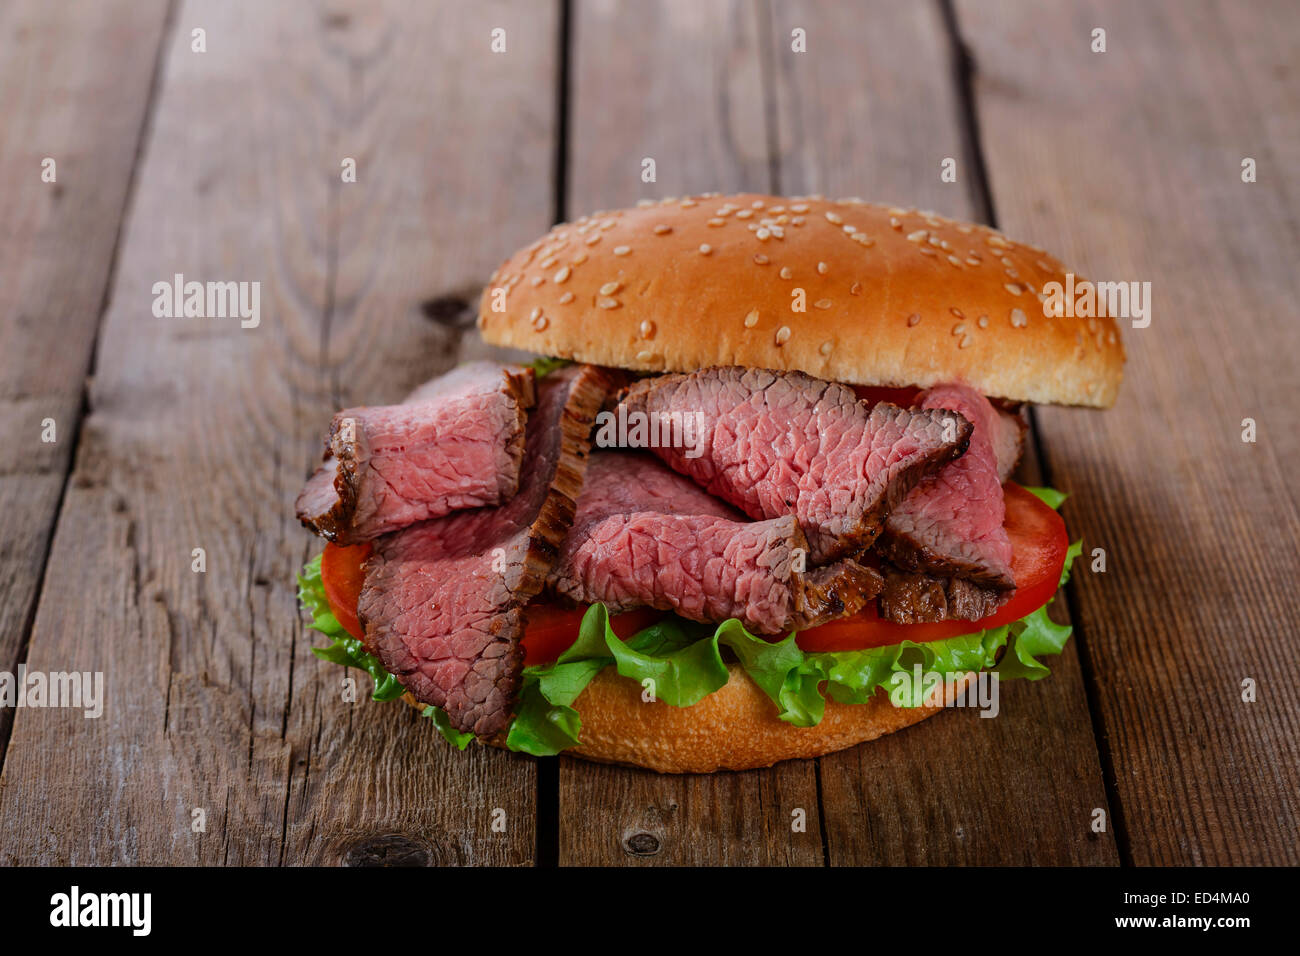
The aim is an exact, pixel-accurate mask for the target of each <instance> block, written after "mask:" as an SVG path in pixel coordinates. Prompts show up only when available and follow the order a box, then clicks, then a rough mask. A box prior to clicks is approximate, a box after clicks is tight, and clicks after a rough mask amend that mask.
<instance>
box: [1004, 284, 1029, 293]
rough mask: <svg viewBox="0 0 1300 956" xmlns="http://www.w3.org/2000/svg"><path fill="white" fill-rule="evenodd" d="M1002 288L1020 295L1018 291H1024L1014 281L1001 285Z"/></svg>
mask: <svg viewBox="0 0 1300 956" xmlns="http://www.w3.org/2000/svg"><path fill="white" fill-rule="evenodd" d="M1002 288H1004V289H1006V290H1007V291H1008V292H1010V293H1011V294H1012V295H1020V293H1022V292H1024V291H1025V290H1024V289H1022V288H1020V286H1018V285H1016V284H1015V283H1014V282H1008V283H1006V284H1005V285H1003V286H1002Z"/></svg>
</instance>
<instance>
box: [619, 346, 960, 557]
mask: <svg viewBox="0 0 1300 956" xmlns="http://www.w3.org/2000/svg"><path fill="white" fill-rule="evenodd" d="M631 413H641V414H644V415H652V416H655V418H654V419H652V420H653V421H663V420H664V416H665V415H672V414H676V415H678V416H696V415H698V416H699V417H698V418H693V419H692V421H693V422H695V423H697V429H696V430H697V432H698V434H693V435H692V437H694V438H696V439H699V443H698V444H697V445H695V447H655V448H654V451H655V453H656V454H658V455H659V456H660V457H661V458H663V460H664V461H666V462H667V463H668V464H669V465H671V466H672V467H673V468H674V469H675V470H677V471H679V472H681V473H682V474H684V475H687V476H689V477H690V478H692V479H694V480H695V481H696V482H698V483H699V484H700V485H701V486H702V487H704V488H705V489H706V490H708V491H709V492H710V493H711V494H714V495H717V496H718V497H720V498H723V499H724V500H726V501H728V502H730V503H731V504H733V505H735V506H736V507H738V508H740V509H741V510H742V511H743V512H745V514H747V515H749V516H750V517H751V518H756V519H766V518H776V517H780V516H781V515H785V514H794V515H795V516H796V518H798V520H799V524H800V525H801V526H802V527H803V530H804V533H805V534H806V535H807V537H808V544H809V548H810V550H811V554H812V559H813V560H812V563H813V564H822V563H825V562H827V561H829V560H833V559H836V558H840V557H844V556H846V555H849V554H853V553H857V552H860V551H862V550H863V549H865V548H867V547H869V546H870V545H871V544H872V543H873V542H874V541H875V539H876V536H877V535H878V534H879V533H880V528H881V524H882V522H883V521H884V519H885V516H886V515H887V514H888V513H889V512H890V510H892V509H893V507H894V506H895V505H897V504H898V502H899V501H901V500H902V499H903V497H904V496H905V495H906V494H907V493H908V492H909V491H910V490H911V489H912V487H913V486H914V485H915V484H916V483H917V482H918V481H920V479H921V478H922V477H924V476H925V475H926V474H928V473H929V472H931V471H934V470H935V469H937V468H939V467H941V466H942V465H944V464H945V463H947V462H948V461H950V460H951V459H953V458H955V457H957V456H959V455H961V454H962V452H963V451H965V448H966V443H967V441H968V439H969V437H970V431H971V426H970V423H969V422H967V421H966V420H965V419H964V418H963V417H962V416H961V415H960V414H958V413H955V412H949V411H939V410H923V409H912V410H908V409H902V408H898V407H897V406H894V405H889V404H884V403H882V404H878V405H876V406H875V407H874V408H871V409H868V408H867V406H866V405H865V404H864V403H862V402H860V401H858V399H857V397H856V396H855V395H854V393H853V392H852V390H851V389H849V388H847V387H845V386H843V385H839V384H835V383H832V382H824V381H821V380H820V379H816V378H813V377H812V376H809V375H805V374H804V373H802V372H773V371H767V370H764V369H751V368H742V367H734V366H733V367H725V368H711V369H704V370H702V371H700V372H695V373H693V374H690V375H664V376H660V377H658V378H651V379H643V380H642V381H640V382H637V383H636V384H635V385H633V386H632V388H631V389H629V391H628V393H627V395H626V396H625V397H624V400H623V402H622V407H621V409H620V414H627V415H630V414H631ZM631 420H632V419H630V418H629V421H631ZM643 420H644V419H643Z"/></svg>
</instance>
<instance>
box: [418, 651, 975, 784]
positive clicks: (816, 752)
mask: <svg viewBox="0 0 1300 956" xmlns="http://www.w3.org/2000/svg"><path fill="white" fill-rule="evenodd" d="M727 670H728V677H727V683H726V684H724V685H723V686H722V687H720V688H718V689H717V690H716V691H714V692H713V693H712V694H709V695H708V696H707V697H705V698H704V699H703V700H701V701H700V702H699V703H697V704H694V705H693V706H691V707H671V706H669V705H668V704H665V703H663V702H662V701H656V702H655V703H646V702H644V701H642V700H641V685H640V684H639V683H637V682H636V681H634V680H631V679H629V678H627V677H623V676H621V675H620V674H619V673H618V671H617V670H615V669H614V668H613V667H606V668H605V669H604V670H603V671H601V672H600V673H599V674H597V675H596V676H595V677H594V678H593V679H592V681H591V683H590V684H588V685H587V687H586V689H585V690H583V692H582V693H581V694H579V695H578V698H577V700H575V701H574V702H573V707H574V709H575V710H577V711H578V716H579V717H581V718H582V731H581V738H582V743H581V745H580V746H578V747H575V748H573V749H572V750H566V751H564V753H565V755H566V756H571V757H581V758H583V759H584V760H594V761H596V762H598V763H616V764H624V765H626V766H630V767H644V768H646V769H648V770H657V771H659V772H660V773H713V772H714V771H716V770H754V769H756V768H759V767H770V766H772V764H774V763H779V762H780V761H782V760H795V759H803V758H811V757H820V756H822V755H824V754H828V753H834V752H835V751H837V750H844V749H846V748H848V747H853V746H856V745H857V744H860V743H864V742H866V741H868V740H874V739H876V738H877V737H883V736H884V735H885V734H892V733H893V732H894V731H896V730H902V729H903V728H904V727H910V726H911V725H912V724H916V723H920V722H921V721H922V720H925V718H927V717H932V716H934V715H935V714H937V713H938V712H939V711H940V710H942V709H943V708H942V707H911V708H907V707H895V706H894V705H893V704H892V703H890V701H889V697H888V695H887V694H886V693H885V691H884V690H883V689H882V690H878V691H877V692H876V696H875V697H874V698H873V699H872V700H871V702H870V703H868V704H838V703H836V702H835V701H833V700H829V699H828V700H827V701H826V713H825V715H824V716H823V717H822V720H821V723H819V724H817V726H815V727H796V726H794V725H793V724H788V723H786V722H785V721H783V720H781V719H780V718H779V717H777V708H776V705H775V704H773V703H772V700H771V698H769V697H768V696H767V695H766V694H764V693H763V691H762V690H760V689H759V687H758V685H757V684H755V683H754V682H753V680H751V679H750V677H749V675H748V674H746V673H745V671H744V670H743V669H742V668H741V667H740V665H738V664H735V663H731V664H729V665H728V666H727ZM969 680H970V677H969V676H966V677H962V678H958V679H957V680H956V681H949V682H948V686H949V688H950V690H951V689H952V688H953V687H954V685H955V684H960V686H961V688H962V689H964V688H965V686H966V684H967V682H968V681H969ZM404 699H405V700H406V702H407V703H409V704H411V705H412V706H414V707H416V708H417V709H423V708H424V706H425V705H424V704H420V703H417V702H416V700H415V698H414V697H413V696H411V695H410V694H407V695H405V697H404ZM490 742H491V743H492V745H493V746H497V747H504V746H505V741H504V739H503V738H501V737H498V738H496V739H494V740H492V741H490Z"/></svg>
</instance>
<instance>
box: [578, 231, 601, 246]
mask: <svg viewBox="0 0 1300 956" xmlns="http://www.w3.org/2000/svg"><path fill="white" fill-rule="evenodd" d="M582 241H583V242H585V243H586V244H587V245H589V246H594V245H595V244H596V243H598V242H600V233H598V232H593V233H592V234H591V235H590V236H588V237H587V238H586V239H584V240H582Z"/></svg>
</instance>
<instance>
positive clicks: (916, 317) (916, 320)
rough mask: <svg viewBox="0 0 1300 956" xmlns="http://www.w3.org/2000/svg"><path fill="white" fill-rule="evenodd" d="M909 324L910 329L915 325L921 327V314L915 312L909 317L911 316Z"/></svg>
mask: <svg viewBox="0 0 1300 956" xmlns="http://www.w3.org/2000/svg"><path fill="white" fill-rule="evenodd" d="M907 324H908V327H911V326H913V325H920V324H921V313H919V312H913V313H912V314H911V315H909V316H908V317H907Z"/></svg>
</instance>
